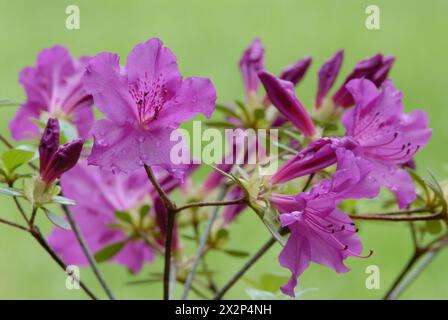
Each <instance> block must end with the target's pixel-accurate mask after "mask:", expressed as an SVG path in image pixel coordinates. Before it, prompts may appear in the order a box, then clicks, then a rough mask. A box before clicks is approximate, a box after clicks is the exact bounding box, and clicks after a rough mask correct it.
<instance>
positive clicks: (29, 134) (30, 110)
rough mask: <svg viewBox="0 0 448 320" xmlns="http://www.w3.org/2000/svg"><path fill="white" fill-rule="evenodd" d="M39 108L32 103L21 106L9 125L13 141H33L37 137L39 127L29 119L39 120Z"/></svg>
mask: <svg viewBox="0 0 448 320" xmlns="http://www.w3.org/2000/svg"><path fill="white" fill-rule="evenodd" d="M39 114H40V108H39V106H37V105H35V104H34V103H32V102H28V103H26V104H24V105H22V106H21V107H20V109H19V111H18V112H17V114H16V116H15V117H14V119H12V121H11V122H10V123H9V130H10V131H11V135H12V137H13V138H14V140H22V139H33V138H35V137H36V136H37V135H39V127H38V126H37V125H36V124H35V123H34V122H32V121H31V119H37V118H39Z"/></svg>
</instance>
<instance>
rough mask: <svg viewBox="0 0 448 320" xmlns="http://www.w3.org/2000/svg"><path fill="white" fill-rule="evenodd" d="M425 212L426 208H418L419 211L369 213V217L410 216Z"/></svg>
mask: <svg viewBox="0 0 448 320" xmlns="http://www.w3.org/2000/svg"><path fill="white" fill-rule="evenodd" d="M425 212H428V209H427V208H419V209H413V210H403V211H391V212H380V213H369V215H377V216H396V215H412V214H417V213H425Z"/></svg>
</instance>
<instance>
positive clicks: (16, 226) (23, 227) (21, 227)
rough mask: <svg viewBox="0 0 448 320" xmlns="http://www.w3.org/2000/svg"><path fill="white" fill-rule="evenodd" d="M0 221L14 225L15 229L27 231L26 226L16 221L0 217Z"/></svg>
mask: <svg viewBox="0 0 448 320" xmlns="http://www.w3.org/2000/svg"><path fill="white" fill-rule="evenodd" d="M0 223H4V224H7V225H9V226H11V227H14V228H17V229H20V230H23V231H26V232H28V228H27V227H25V226H22V225H20V224H18V223H15V222H12V221H9V220H5V219H2V218H0Z"/></svg>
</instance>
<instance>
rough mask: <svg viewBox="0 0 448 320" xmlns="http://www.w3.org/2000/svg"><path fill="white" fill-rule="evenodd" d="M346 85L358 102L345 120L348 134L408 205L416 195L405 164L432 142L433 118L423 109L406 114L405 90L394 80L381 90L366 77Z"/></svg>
mask: <svg viewBox="0 0 448 320" xmlns="http://www.w3.org/2000/svg"><path fill="white" fill-rule="evenodd" d="M346 88H347V90H348V91H349V92H350V93H351V94H352V96H353V99H354V101H355V103H356V107H355V108H354V109H351V110H347V111H346V112H345V113H344V116H343V119H342V122H343V125H344V127H345V129H346V130H347V131H346V136H349V137H351V138H352V139H353V140H355V141H356V142H357V143H358V145H359V146H360V148H357V150H358V153H359V154H360V155H361V156H362V157H363V158H365V159H368V160H369V161H370V162H371V163H372V164H373V165H374V170H373V171H372V175H373V176H374V177H375V178H376V179H377V180H378V181H379V182H380V183H381V184H382V185H384V186H385V187H387V188H388V189H390V190H391V191H392V192H394V193H395V194H396V196H397V200H398V204H399V206H400V208H404V207H406V206H407V205H408V204H409V203H411V202H412V201H414V200H415V198H416V194H415V187H414V184H413V181H412V178H411V176H410V175H409V173H408V172H407V171H406V170H404V169H402V168H401V165H402V164H405V163H407V162H409V161H410V160H412V158H413V156H414V154H415V153H416V152H417V151H419V150H420V149H421V148H423V147H424V146H425V145H426V144H427V143H428V141H429V139H430V138H431V134H432V130H431V129H429V128H428V122H429V119H428V117H427V115H426V114H425V112H423V111H421V110H415V111H412V112H410V113H404V110H403V104H402V93H401V92H399V91H398V90H397V89H396V88H395V87H394V86H393V84H392V82H391V81H390V80H387V81H385V82H384V83H383V85H382V91H381V92H380V91H378V89H377V88H376V85H375V84H374V83H373V82H371V81H369V80H366V79H355V80H352V81H350V82H349V83H348V84H347V86H346Z"/></svg>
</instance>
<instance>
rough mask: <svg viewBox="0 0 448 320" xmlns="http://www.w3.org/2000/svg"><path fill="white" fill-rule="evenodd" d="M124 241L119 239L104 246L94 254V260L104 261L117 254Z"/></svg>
mask: <svg viewBox="0 0 448 320" xmlns="http://www.w3.org/2000/svg"><path fill="white" fill-rule="evenodd" d="M125 243H126V241H120V242H116V243H113V244H111V245H108V246H107V247H104V248H103V249H101V250H100V251H98V252H97V253H96V254H95V260H96V262H104V261H107V260H109V259H110V258H112V257H113V256H115V255H116V254H118V252H120V251H121V249H123V247H124V245H125Z"/></svg>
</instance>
